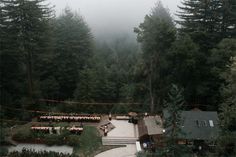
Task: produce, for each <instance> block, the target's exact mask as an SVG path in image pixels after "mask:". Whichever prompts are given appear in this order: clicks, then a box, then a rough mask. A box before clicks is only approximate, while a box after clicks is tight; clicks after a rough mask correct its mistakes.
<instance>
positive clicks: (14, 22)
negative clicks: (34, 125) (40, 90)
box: [1, 0, 52, 103]
mask: <svg viewBox="0 0 236 157" xmlns="http://www.w3.org/2000/svg"><path fill="white" fill-rule="evenodd" d="M44 3H45V1H44V0H31V1H29V0H3V1H1V5H2V6H3V7H2V10H3V13H4V17H5V18H3V20H2V19H1V20H2V21H1V29H2V30H3V31H4V32H7V35H6V34H5V36H4V39H3V42H4V45H5V46H4V47H1V48H2V53H1V72H2V77H3V78H2V80H1V84H2V85H1V87H2V88H3V89H2V91H4V93H9V94H10V95H8V96H9V97H12V98H13V100H15V101H16V100H19V99H20V98H22V97H23V96H26V97H27V98H29V99H30V100H31V101H32V99H33V98H34V97H35V93H36V91H37V89H36V88H34V85H35V80H36V79H35V78H36V76H37V75H36V74H35V73H34V70H36V69H35V65H36V62H38V61H39V58H40V57H39V56H40V55H41V54H42V53H43V52H47V51H46V49H47V48H46V46H45V45H46V43H47V38H48V34H47V30H48V21H49V20H50V19H51V17H52V14H51V13H52V12H51V8H49V6H48V5H44ZM25 86H28V89H27V88H25ZM14 95H17V96H18V97H14ZM3 96H4V95H3ZM4 97H5V96H4ZM5 103H6V102H5ZM18 103H19V101H18Z"/></svg>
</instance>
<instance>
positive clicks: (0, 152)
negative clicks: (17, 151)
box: [0, 147, 8, 156]
mask: <svg viewBox="0 0 236 157" xmlns="http://www.w3.org/2000/svg"><path fill="white" fill-rule="evenodd" d="M7 154H8V149H7V148H5V147H0V156H6V155H7Z"/></svg>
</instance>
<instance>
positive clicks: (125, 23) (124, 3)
mask: <svg viewBox="0 0 236 157" xmlns="http://www.w3.org/2000/svg"><path fill="white" fill-rule="evenodd" d="M49 1H50V2H51V4H52V5H55V10H56V14H57V15H59V14H60V12H61V11H62V10H63V9H64V8H65V6H69V7H70V8H72V9H73V10H74V11H77V12H79V14H80V15H82V16H83V17H84V19H85V21H86V22H87V23H88V25H89V27H90V28H91V30H92V32H93V34H94V36H95V37H101V36H106V35H108V36H109V35H116V34H124V33H129V34H133V33H132V32H133V28H134V27H137V26H138V25H139V23H141V22H143V19H144V16H145V15H146V14H149V13H150V10H151V8H153V7H154V6H155V3H157V0H49ZM162 3H163V5H164V6H165V7H168V8H169V10H170V12H171V13H172V15H173V14H174V13H175V12H176V10H177V5H178V4H179V3H180V0H162Z"/></svg>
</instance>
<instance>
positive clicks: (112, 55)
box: [0, 0, 236, 156]
mask: <svg viewBox="0 0 236 157" xmlns="http://www.w3.org/2000/svg"><path fill="white" fill-rule="evenodd" d="M178 8H179V9H178V12H177V13H176V17H175V18H173V17H172V16H171V14H170V13H169V11H168V9H167V8H165V7H163V5H162V3H161V2H158V3H157V4H156V6H154V7H153V8H152V9H151V11H150V13H147V15H146V16H145V18H144V20H143V21H140V24H139V25H138V26H136V27H135V28H134V30H133V31H134V33H135V34H136V37H137V40H133V38H132V37H130V35H127V34H124V35H122V34H121V35H119V36H114V38H113V39H112V40H109V41H104V40H102V39H99V38H95V37H94V35H93V33H92V30H91V29H90V27H89V25H88V24H87V23H86V19H84V18H83V17H82V16H81V15H80V14H78V13H77V12H74V11H73V10H71V9H70V8H69V7H66V8H65V9H64V10H63V12H62V13H61V14H60V15H59V16H56V15H55V10H54V7H52V6H51V5H50V4H48V2H47V0H0V79H1V81H0V120H1V126H0V127H1V128H2V125H3V122H4V120H10V121H13V122H15V123H16V122H28V121H30V120H31V119H32V117H35V116H36V115H38V114H41V113H44V114H48V113H51V112H53V113H65V112H66V113H75V112H76V113H103V114H108V113H126V114H127V113H128V112H129V111H135V112H140V113H141V112H142V113H143V112H150V113H161V112H162V111H163V109H164V108H165V107H166V108H167V109H168V110H170V111H173V112H176V113H177V112H178V111H180V110H190V109H193V108H198V109H201V110H203V111H217V112H218V113H219V118H220V127H221V133H220V136H219V138H218V141H217V142H218V145H217V146H218V149H217V153H218V154H220V155H222V154H223V155H226V156H227V152H231V155H232V154H233V155H235V152H236V150H234V151H232V150H231V148H233V147H234V148H235V146H236V143H235V137H236V136H235V131H236V125H235V124H236V56H235V55H236V1H235V0H182V1H181V5H180V6H178ZM176 117H177V118H176ZM176 117H170V122H173V123H172V124H174V125H177V122H176V120H178V117H179V116H178V115H177V114H176ZM167 124H168V123H167ZM168 125H169V126H171V124H168ZM178 125H179V124H178ZM1 131H2V129H1ZM173 132H176V130H174V131H173ZM0 135H1V139H4V135H3V134H2V133H1V134H0ZM173 141H174V138H173V139H172V140H170V141H168V146H170V147H172V148H170V149H169V150H170V152H171V153H173V156H178V152H181V150H182V148H177V145H176V142H173ZM232 144H233V145H232ZM175 147H176V148H175ZM229 147H230V148H229ZM229 149H230V151H228V150H229ZM176 150H178V151H177V152H175V151H176ZM220 155H219V156H220ZM12 156H17V155H14V154H13V155H12ZM18 156H19V154H18ZM179 156H181V155H179ZM228 156H230V155H229V154H228Z"/></svg>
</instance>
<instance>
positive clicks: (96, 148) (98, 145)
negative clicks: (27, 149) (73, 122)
mask: <svg viewBox="0 0 236 157" xmlns="http://www.w3.org/2000/svg"><path fill="white" fill-rule="evenodd" d="M31 125H32V124H30V123H28V124H25V125H21V126H17V127H16V128H14V129H13V131H12V133H13V134H18V137H19V135H20V139H22V140H25V142H26V143H27V141H32V139H35V138H36V137H38V136H40V135H41V134H36V135H35V134H32V132H31V131H30V127H31ZM53 126H63V127H65V126H68V123H57V124H53ZM61 136H63V137H61ZM40 137H41V138H42V139H45V144H49V145H54V144H56V145H64V144H65V145H67V144H69V143H72V144H73V147H74V149H73V155H75V156H79V157H94V156H95V155H96V154H98V153H101V152H103V151H106V150H109V149H113V148H117V147H121V146H103V145H102V137H101V135H100V133H99V131H98V130H97V128H96V127H95V126H84V130H83V132H82V134H81V135H70V134H62V135H49V134H46V135H44V134H42V135H41V136H40ZM64 137H66V139H67V142H63V140H62V139H64ZM77 139H78V140H77Z"/></svg>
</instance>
